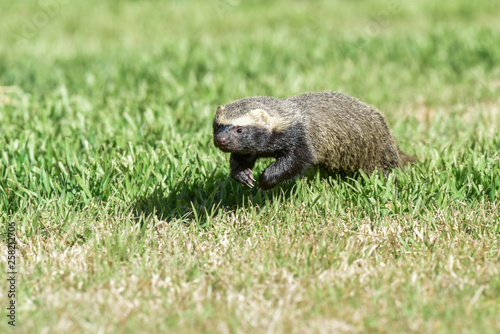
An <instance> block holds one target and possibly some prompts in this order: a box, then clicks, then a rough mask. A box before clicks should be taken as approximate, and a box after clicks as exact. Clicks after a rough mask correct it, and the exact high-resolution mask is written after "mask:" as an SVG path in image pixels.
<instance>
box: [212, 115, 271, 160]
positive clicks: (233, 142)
mask: <svg viewBox="0 0 500 334" xmlns="http://www.w3.org/2000/svg"><path fill="white" fill-rule="evenodd" d="M213 128H214V144H215V146H216V147H217V148H219V149H220V150H221V151H222V152H228V153H244V154H254V153H259V151H260V148H261V146H262V145H264V146H266V145H265V144H266V143H268V141H269V133H268V131H267V130H266V129H263V128H259V127H257V126H249V125H247V126H240V125H234V124H218V123H215V122H214V125H213Z"/></svg>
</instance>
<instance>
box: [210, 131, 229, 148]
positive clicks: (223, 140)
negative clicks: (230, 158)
mask: <svg viewBox="0 0 500 334" xmlns="http://www.w3.org/2000/svg"><path fill="white" fill-rule="evenodd" d="M214 139H215V144H216V145H217V144H220V145H226V144H227V143H228V142H229V134H227V133H224V132H219V133H217V134H216V135H215V136H214Z"/></svg>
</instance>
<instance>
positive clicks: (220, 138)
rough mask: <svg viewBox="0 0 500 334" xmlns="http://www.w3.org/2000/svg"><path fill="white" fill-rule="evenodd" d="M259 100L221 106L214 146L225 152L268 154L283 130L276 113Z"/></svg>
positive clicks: (216, 115) (241, 101)
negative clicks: (273, 141)
mask: <svg viewBox="0 0 500 334" xmlns="http://www.w3.org/2000/svg"><path fill="white" fill-rule="evenodd" d="M253 99H255V98H247V99H242V100H238V101H235V102H233V103H230V104H227V105H225V106H219V107H218V108H217V112H216V114H215V118H214V122H213V130H214V144H215V146H217V147H218V148H219V149H220V150H221V151H223V152H231V153H243V154H257V153H265V151H267V147H268V146H269V144H270V142H272V140H273V138H274V137H276V134H277V133H278V132H279V131H280V130H281V125H282V123H280V120H279V118H278V117H276V116H273V115H275V113H273V111H272V110H270V109H269V108H268V107H267V106H266V105H264V104H263V103H261V102H260V101H259V102H257V101H254V100H253Z"/></svg>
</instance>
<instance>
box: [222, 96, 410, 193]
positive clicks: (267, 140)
mask: <svg viewBox="0 0 500 334" xmlns="http://www.w3.org/2000/svg"><path fill="white" fill-rule="evenodd" d="M213 131H214V143H215V145H216V146H217V147H218V148H219V149H221V150H222V151H223V152H230V153H231V157H230V167H231V176H232V177H233V178H234V179H235V180H236V181H238V182H240V183H241V184H244V185H246V186H249V187H253V181H255V179H254V177H253V174H252V168H253V166H254V165H255V161H256V160H257V159H258V158H260V157H274V158H276V161H275V162H274V163H272V164H271V165H269V166H268V167H267V168H266V169H265V170H264V171H263V173H262V175H261V176H260V178H259V181H258V184H259V186H260V187H261V188H262V189H264V190H267V189H271V188H273V187H274V186H276V185H277V184H278V183H280V182H284V181H290V180H292V179H294V178H295V177H297V176H299V175H301V174H303V173H304V172H305V171H306V170H307V169H309V168H310V167H312V166H314V165H320V166H323V167H326V168H328V169H330V170H332V171H337V172H346V173H352V172H355V171H358V170H363V171H364V172H366V173H367V174H371V173H372V172H373V171H375V170H379V171H381V172H383V173H387V172H389V171H390V169H392V168H396V167H398V166H401V165H404V164H406V163H409V162H413V161H415V160H416V158H415V157H412V156H410V155H407V154H406V153H403V152H402V151H400V150H399V148H398V146H397V144H396V141H395V140H394V138H393V136H392V134H391V132H390V130H389V128H388V126H387V124H386V121H385V118H384V116H383V115H382V113H381V112H380V111H378V110H377V109H376V108H375V107H373V106H370V105H368V104H365V103H363V102H361V101H359V100H358V99H355V98H353V97H350V96H348V95H345V94H341V93H333V92H332V93H308V94H302V95H297V96H292V97H289V98H284V99H275V98H272V97H264V96H256V97H247V98H244V99H241V100H237V101H234V102H232V103H229V104H227V105H225V106H219V107H218V108H217V112H216V115H215V118H214V122H213Z"/></svg>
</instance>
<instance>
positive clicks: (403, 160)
mask: <svg viewBox="0 0 500 334" xmlns="http://www.w3.org/2000/svg"><path fill="white" fill-rule="evenodd" d="M417 160H418V158H417V157H416V156H413V155H409V154H407V153H405V152H403V151H401V150H399V161H400V166H404V165H408V164H411V163H414V162H416V161H417Z"/></svg>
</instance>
